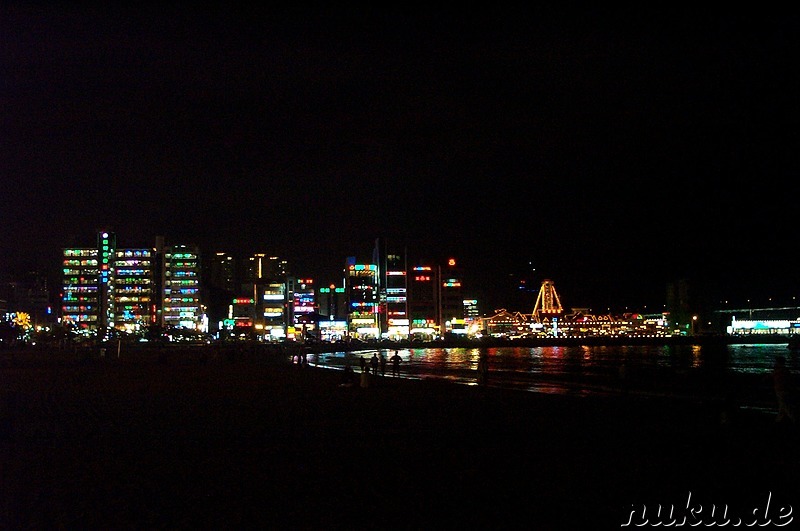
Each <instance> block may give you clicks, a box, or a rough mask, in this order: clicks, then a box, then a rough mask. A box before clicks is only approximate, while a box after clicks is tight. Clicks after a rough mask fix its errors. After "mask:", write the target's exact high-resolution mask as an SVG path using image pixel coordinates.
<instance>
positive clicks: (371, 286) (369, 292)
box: [345, 263, 380, 339]
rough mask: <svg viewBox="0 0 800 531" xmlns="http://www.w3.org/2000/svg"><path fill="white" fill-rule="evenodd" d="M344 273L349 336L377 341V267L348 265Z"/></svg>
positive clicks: (378, 331) (373, 265) (378, 325)
mask: <svg viewBox="0 0 800 531" xmlns="http://www.w3.org/2000/svg"><path fill="white" fill-rule="evenodd" d="M346 272H347V277H346V279H345V281H346V289H347V303H348V328H349V331H350V334H351V335H352V336H354V337H357V338H359V339H377V338H379V337H380V323H379V321H378V312H379V308H380V306H379V298H378V286H379V282H378V266H377V265H376V264H357V263H349V264H348V265H347V269H346Z"/></svg>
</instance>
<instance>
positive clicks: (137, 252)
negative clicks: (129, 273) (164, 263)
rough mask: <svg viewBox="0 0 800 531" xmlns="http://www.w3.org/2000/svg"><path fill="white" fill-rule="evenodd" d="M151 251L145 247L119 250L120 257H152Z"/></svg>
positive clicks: (118, 255)
mask: <svg viewBox="0 0 800 531" xmlns="http://www.w3.org/2000/svg"><path fill="white" fill-rule="evenodd" d="M150 255H151V253H150V251H147V250H145V249H127V250H125V251H117V257H118V258H130V257H132V256H133V257H137V258H138V257H150Z"/></svg>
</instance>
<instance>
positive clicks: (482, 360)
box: [478, 350, 489, 385]
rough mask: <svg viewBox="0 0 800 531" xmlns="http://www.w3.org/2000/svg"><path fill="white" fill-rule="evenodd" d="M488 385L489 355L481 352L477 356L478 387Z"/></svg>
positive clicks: (483, 351)
mask: <svg viewBox="0 0 800 531" xmlns="http://www.w3.org/2000/svg"><path fill="white" fill-rule="evenodd" d="M487 383H489V354H487V353H486V351H485V350H481V353H480V354H479V355H478V385H486V384H487Z"/></svg>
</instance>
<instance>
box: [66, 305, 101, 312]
mask: <svg viewBox="0 0 800 531" xmlns="http://www.w3.org/2000/svg"><path fill="white" fill-rule="evenodd" d="M62 310H64V313H75V312H90V311H92V310H94V307H93V306H62Z"/></svg>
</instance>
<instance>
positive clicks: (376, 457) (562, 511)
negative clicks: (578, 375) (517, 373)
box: [0, 352, 800, 529]
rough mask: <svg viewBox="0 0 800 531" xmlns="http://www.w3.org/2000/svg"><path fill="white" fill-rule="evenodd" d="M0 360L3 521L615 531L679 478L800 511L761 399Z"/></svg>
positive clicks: (785, 443) (214, 367)
mask: <svg viewBox="0 0 800 531" xmlns="http://www.w3.org/2000/svg"><path fill="white" fill-rule="evenodd" d="M1 361H2V363H0V384H2V387H0V393H1V394H0V478H1V481H2V483H1V484H0V487H1V488H2V492H0V524H2V525H0V528H2V529H23V528H24V529H53V528H67V529H120V528H127V529H197V528H217V529H219V528H237V529H240V528H302V529H373V528H381V529H431V528H434V527H440V526H444V525H454V526H469V527H470V528H484V529H489V528H492V529H495V528H520V529H522V528H525V529H612V528H613V529H616V528H619V527H620V526H621V525H622V524H624V523H625V522H627V521H628V520H629V515H630V513H631V511H632V510H633V509H634V508H635V509H637V510H638V511H639V514H640V513H641V510H642V509H643V508H644V507H647V508H648V511H652V512H653V514H654V513H655V511H656V510H657V508H658V504H661V505H662V506H667V507H668V506H670V505H674V506H675V507H676V508H681V507H683V508H685V507H686V505H687V496H688V494H689V492H691V493H692V494H691V495H692V502H691V503H693V504H694V505H695V506H697V505H703V506H705V507H706V509H705V510H706V514H708V511H710V506H711V505H712V504H716V505H717V506H722V505H727V506H728V510H729V513H728V515H729V516H730V515H731V514H734V513H737V514H740V515H741V516H743V517H744V516H747V517H750V519H751V520H752V519H753V511H754V510H761V511H763V507H764V504H765V502H766V500H767V497H768V496H769V495H770V493H771V503H772V507H773V509H772V510H773V511H774V510H775V508H776V507H777V506H778V505H782V506H790V505H793V506H794V507H800V497H798V495H799V491H798V484H799V483H798V482H800V475H798V473H799V472H800V466H799V465H800V459H799V458H798V450H800V446H799V445H798V443H799V442H800V437H798V433H797V430H796V429H795V428H794V427H792V426H782V425H776V424H775V423H774V421H773V417H772V416H771V415H768V414H764V413H763V412H748V411H739V412H738V413H737V414H736V415H735V417H734V420H733V422H732V423H729V424H722V423H720V415H719V413H720V412H719V410H718V408H717V407H711V406H709V407H697V406H689V405H688V404H673V403H670V402H667V401H664V400H660V399H655V398H642V397H638V398H635V397H631V396H618V397H611V398H602V399H601V398H571V397H557V396H547V395H538V394H534V393H529V392H513V391H502V390H499V389H492V388H478V387H469V386H463V385H454V384H447V383H441V382H426V381H412V380H403V379H392V378H389V377H387V378H385V379H381V380H377V381H373V382H372V385H371V386H370V387H369V388H366V389H362V388H360V387H357V386H356V387H342V386H340V385H339V383H340V376H341V375H340V373H339V372H336V371H328V370H323V369H315V368H312V367H302V368H301V367H298V366H295V365H291V364H290V363H289V361H288V358H286V357H280V356H266V357H264V356H240V357H234V356H232V357H226V356H223V357H216V358H211V359H205V358H204V357H198V356H197V355H195V354H186V355H182V354H181V353H179V352H177V353H176V352H173V353H171V354H170V356H168V357H162V358H161V359H157V358H154V357H141V358H137V359H125V358H123V359H115V358H114V357H113V356H110V357H107V358H105V359H102V360H100V359H97V358H92V359H89V360H78V359H72V358H70V357H69V356H64V357H61V358H59V359H56V358H55V357H44V358H43V357H41V356H29V357H25V356H21V355H17V356H15V357H14V358H13V359H11V358H10V356H8V355H4V357H3V359H2V360H1ZM758 507H761V508H762V509H757V508H758ZM649 514H651V513H649V512H648V515H649Z"/></svg>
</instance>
